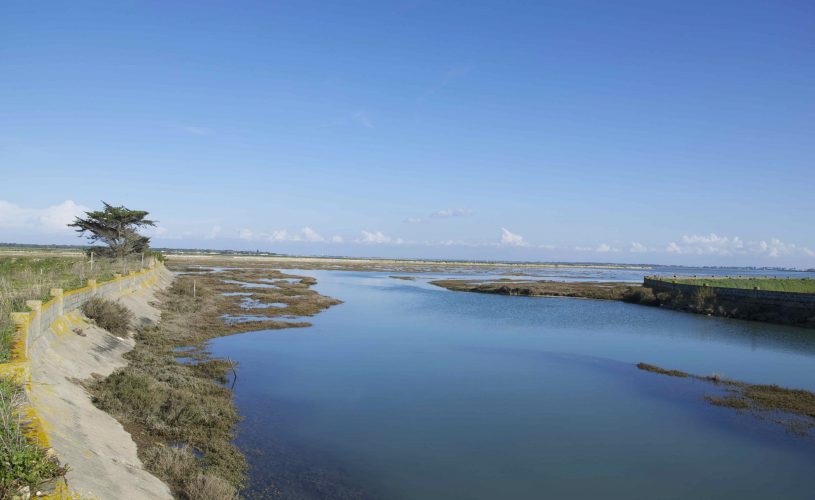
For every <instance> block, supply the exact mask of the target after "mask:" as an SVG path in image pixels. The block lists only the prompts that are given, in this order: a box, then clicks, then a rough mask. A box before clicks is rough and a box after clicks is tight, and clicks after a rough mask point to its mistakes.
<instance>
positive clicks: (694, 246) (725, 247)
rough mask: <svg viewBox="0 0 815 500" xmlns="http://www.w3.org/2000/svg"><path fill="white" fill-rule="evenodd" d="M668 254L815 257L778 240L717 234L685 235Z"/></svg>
mask: <svg viewBox="0 0 815 500" xmlns="http://www.w3.org/2000/svg"><path fill="white" fill-rule="evenodd" d="M665 250H666V251H667V252H668V253H674V254H678V255H689V254H690V255H719V256H731V255H745V254H746V255H750V254H752V255H765V256H767V257H782V256H806V257H815V252H814V251H813V250H812V249H810V248H807V247H804V246H799V245H796V244H794V243H785V242H783V241H781V240H780V239H778V238H770V239H769V240H758V241H744V240H742V239H741V238H739V237H738V236H733V237H730V236H719V235H717V234H716V233H710V234H692V235H684V236H682V238H681V239H680V240H679V241H678V242H677V241H672V242H670V243H669V244H668V246H667V247H665Z"/></svg>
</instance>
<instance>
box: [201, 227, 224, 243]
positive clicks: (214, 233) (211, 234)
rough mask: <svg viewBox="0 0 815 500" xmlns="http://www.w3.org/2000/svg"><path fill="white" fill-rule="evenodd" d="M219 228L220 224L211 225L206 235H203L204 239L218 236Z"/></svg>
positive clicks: (212, 238)
mask: <svg viewBox="0 0 815 500" xmlns="http://www.w3.org/2000/svg"><path fill="white" fill-rule="evenodd" d="M221 229H222V228H221V226H218V225H215V226H212V227H211V228H210V230H209V232H208V233H207V234H206V236H204V239H205V240H214V239H215V238H217V237H218V235H219V234H221Z"/></svg>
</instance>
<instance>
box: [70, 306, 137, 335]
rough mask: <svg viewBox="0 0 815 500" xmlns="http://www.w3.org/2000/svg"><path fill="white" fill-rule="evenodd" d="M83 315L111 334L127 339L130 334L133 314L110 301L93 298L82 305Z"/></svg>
mask: <svg viewBox="0 0 815 500" xmlns="http://www.w3.org/2000/svg"><path fill="white" fill-rule="evenodd" d="M82 314H84V315H85V316H87V317H88V318H90V319H92V320H93V321H94V322H95V323H96V324H97V325H98V326H99V327H101V328H104V329H105V330H107V331H109V332H110V333H112V334H114V335H116V336H119V337H126V336H128V335H129V333H130V325H131V323H132V322H133V318H134V316H133V313H132V312H131V311H130V309H128V308H126V307H125V306H123V305H121V304H119V303H118V302H114V301H112V300H109V299H103V298H101V297H92V298H91V299H90V300H88V301H87V302H85V303H84V304H82Z"/></svg>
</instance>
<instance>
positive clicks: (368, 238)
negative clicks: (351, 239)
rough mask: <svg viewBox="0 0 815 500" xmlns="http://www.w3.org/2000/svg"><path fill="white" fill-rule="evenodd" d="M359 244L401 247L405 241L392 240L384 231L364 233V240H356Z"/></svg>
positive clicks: (399, 239) (400, 239)
mask: <svg viewBox="0 0 815 500" xmlns="http://www.w3.org/2000/svg"><path fill="white" fill-rule="evenodd" d="M355 241H356V242H357V243H365V244H378V245H381V244H393V245H401V244H402V243H404V242H405V241H404V240H403V239H402V238H391V237H390V236H385V234H383V233H382V231H373V232H371V231H364V230H363V231H362V238H360V239H358V240H355Z"/></svg>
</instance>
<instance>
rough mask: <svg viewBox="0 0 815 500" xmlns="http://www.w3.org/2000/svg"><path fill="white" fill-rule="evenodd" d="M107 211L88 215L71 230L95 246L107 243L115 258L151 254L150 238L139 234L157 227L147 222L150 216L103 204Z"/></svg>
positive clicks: (149, 221) (97, 211)
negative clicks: (145, 228) (139, 253)
mask: <svg viewBox="0 0 815 500" xmlns="http://www.w3.org/2000/svg"><path fill="white" fill-rule="evenodd" d="M102 204H103V205H104V209H103V210H95V211H92V212H85V217H84V218H82V217H77V218H76V219H75V220H74V222H73V223H71V224H68V226H69V227H74V228H76V231H77V232H78V233H80V235H84V236H86V237H87V238H88V240H89V241H90V242H91V243H96V242H100V241H101V242H104V243H106V244H107V245H108V247H110V252H111V254H112V255H113V256H115V257H124V256H126V255H128V254H131V253H137V252H143V251H145V250H147V248H148V246H149V243H150V238H148V237H147V236H143V235H141V234H139V232H138V230H139V229H140V228H142V227H145V226H155V225H156V221H153V220H149V219H147V216H148V215H149V213H148V212H145V211H144V210H131V209H129V208H126V207H124V206H118V207H114V206H113V205H110V204H109V203H106V202H104V201H103V202H102Z"/></svg>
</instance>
